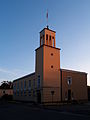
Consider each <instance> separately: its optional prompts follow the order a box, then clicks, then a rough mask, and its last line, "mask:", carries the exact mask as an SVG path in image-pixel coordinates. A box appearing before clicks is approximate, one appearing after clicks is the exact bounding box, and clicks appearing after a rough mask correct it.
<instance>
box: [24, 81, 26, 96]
mask: <svg viewBox="0 0 90 120" xmlns="http://www.w3.org/2000/svg"><path fill="white" fill-rule="evenodd" d="M24 96H26V80H25V81H24Z"/></svg>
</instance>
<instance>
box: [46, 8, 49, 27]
mask: <svg viewBox="0 0 90 120" xmlns="http://www.w3.org/2000/svg"><path fill="white" fill-rule="evenodd" d="M46 19H47V28H49V26H48V9H47V14H46Z"/></svg>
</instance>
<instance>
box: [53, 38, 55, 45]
mask: <svg viewBox="0 0 90 120" xmlns="http://www.w3.org/2000/svg"><path fill="white" fill-rule="evenodd" d="M53 47H55V46H54V37H53Z"/></svg>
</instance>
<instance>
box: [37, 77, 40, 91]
mask: <svg viewBox="0 0 90 120" xmlns="http://www.w3.org/2000/svg"><path fill="white" fill-rule="evenodd" d="M37 88H38V89H39V88H40V75H38V80H37Z"/></svg>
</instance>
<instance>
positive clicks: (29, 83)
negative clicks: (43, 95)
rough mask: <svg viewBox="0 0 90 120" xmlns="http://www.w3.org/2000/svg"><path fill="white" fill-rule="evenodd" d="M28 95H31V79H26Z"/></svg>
mask: <svg viewBox="0 0 90 120" xmlns="http://www.w3.org/2000/svg"><path fill="white" fill-rule="evenodd" d="M28 95H29V96H31V80H29V81H28Z"/></svg>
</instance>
